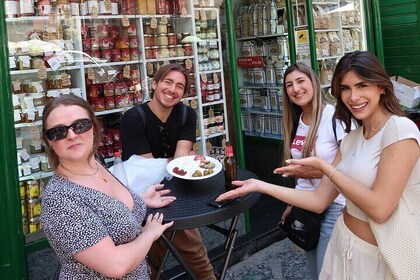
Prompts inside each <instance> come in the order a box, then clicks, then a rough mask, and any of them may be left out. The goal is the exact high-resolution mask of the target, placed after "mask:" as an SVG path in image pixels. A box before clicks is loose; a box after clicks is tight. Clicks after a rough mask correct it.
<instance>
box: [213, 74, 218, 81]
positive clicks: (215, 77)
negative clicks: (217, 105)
mask: <svg viewBox="0 0 420 280" xmlns="http://www.w3.org/2000/svg"><path fill="white" fill-rule="evenodd" d="M213 82H215V83H218V82H219V75H217V73H213Z"/></svg>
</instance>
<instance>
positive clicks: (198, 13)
mask: <svg viewBox="0 0 420 280" xmlns="http://www.w3.org/2000/svg"><path fill="white" fill-rule="evenodd" d="M194 19H195V20H198V19H200V12H199V11H198V10H194Z"/></svg>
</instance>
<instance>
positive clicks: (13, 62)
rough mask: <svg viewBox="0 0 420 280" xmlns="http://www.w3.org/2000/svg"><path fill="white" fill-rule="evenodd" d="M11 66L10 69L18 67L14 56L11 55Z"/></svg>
mask: <svg viewBox="0 0 420 280" xmlns="http://www.w3.org/2000/svg"><path fill="white" fill-rule="evenodd" d="M9 68H10V69H14V68H16V61H15V58H14V57H9Z"/></svg>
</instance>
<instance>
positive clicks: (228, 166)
mask: <svg viewBox="0 0 420 280" xmlns="http://www.w3.org/2000/svg"><path fill="white" fill-rule="evenodd" d="M223 163H224V164H223V169H224V172H225V190H226V191H230V190H232V189H233V185H232V181H235V180H236V160H235V156H234V155H233V147H232V144H231V143H230V142H226V147H225V159H224V161H223Z"/></svg>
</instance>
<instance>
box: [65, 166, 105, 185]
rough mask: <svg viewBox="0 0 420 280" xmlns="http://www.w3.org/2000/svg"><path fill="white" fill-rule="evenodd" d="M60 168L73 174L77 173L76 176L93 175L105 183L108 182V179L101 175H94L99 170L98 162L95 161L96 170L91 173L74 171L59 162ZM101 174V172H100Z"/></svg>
mask: <svg viewBox="0 0 420 280" xmlns="http://www.w3.org/2000/svg"><path fill="white" fill-rule="evenodd" d="M60 166H61V168H63V169H64V170H66V171H67V172H70V173H71V174H73V175H77V176H86V177H93V178H98V179H102V181H104V182H105V183H108V180H107V179H105V178H104V177H102V176H95V175H96V174H98V171H99V166H98V163H96V170H95V172H93V173H76V172H74V171H72V170H70V169H68V168H67V167H65V166H64V165H62V164H60ZM101 174H102V172H101Z"/></svg>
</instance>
